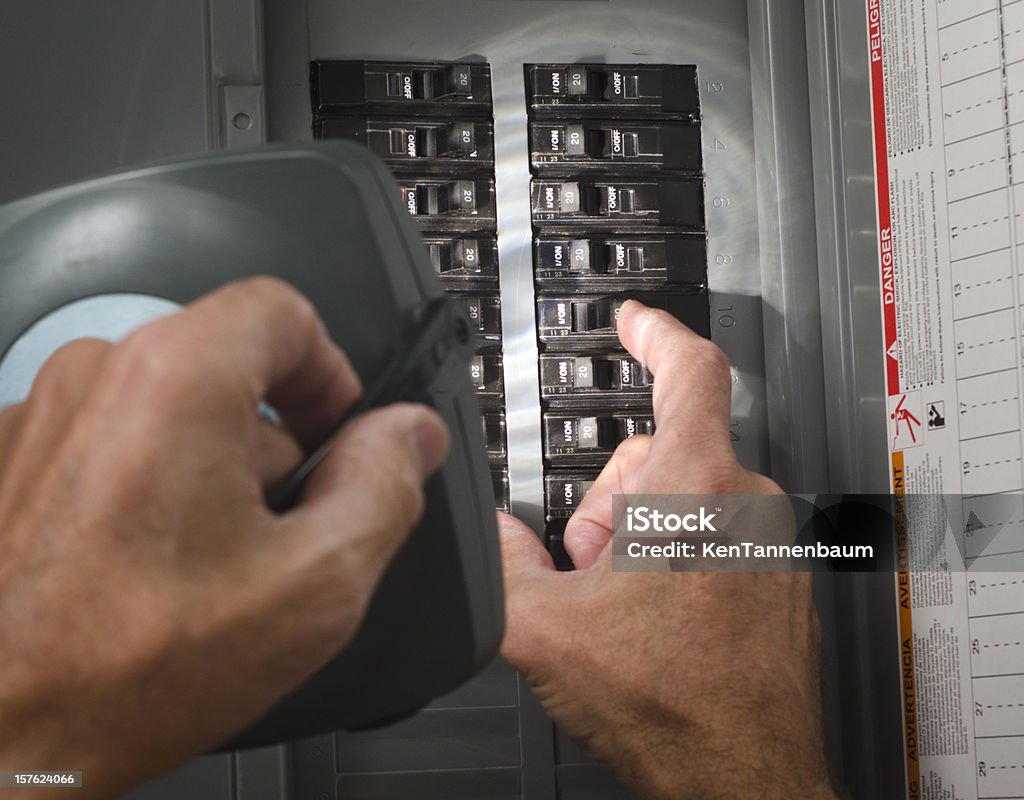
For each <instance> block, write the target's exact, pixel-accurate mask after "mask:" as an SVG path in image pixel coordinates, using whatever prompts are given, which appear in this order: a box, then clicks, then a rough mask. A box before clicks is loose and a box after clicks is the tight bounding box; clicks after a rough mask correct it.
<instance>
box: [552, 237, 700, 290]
mask: <svg viewBox="0 0 1024 800" xmlns="http://www.w3.org/2000/svg"><path fill="white" fill-rule="evenodd" d="M533 258H534V272H535V276H536V279H537V285H538V286H539V287H541V288H543V289H548V288H550V289H557V288H574V289H575V288H586V289H589V290H591V291H593V289H595V288H597V287H609V288H613V287H614V288H618V287H622V288H624V289H626V288H629V287H632V286H649V287H651V288H653V287H656V286H695V287H698V286H704V285H706V284H707V239H706V237H705V236H704V235H703V234H669V235H666V236H648V235H634V236H630V235H625V234H623V235H618V234H616V235H607V234H605V235H599V234H589V235H587V236H586V237H583V238H570V237H568V236H557V235H545V236H540V237H538V238H537V239H536V240H535V241H534V249H533Z"/></svg>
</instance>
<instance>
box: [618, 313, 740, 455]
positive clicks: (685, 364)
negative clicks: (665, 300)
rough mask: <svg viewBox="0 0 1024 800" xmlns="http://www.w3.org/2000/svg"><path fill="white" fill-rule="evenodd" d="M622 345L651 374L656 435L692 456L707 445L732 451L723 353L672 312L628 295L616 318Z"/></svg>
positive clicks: (729, 382)
mask: <svg viewBox="0 0 1024 800" xmlns="http://www.w3.org/2000/svg"><path fill="white" fill-rule="evenodd" d="M618 331H619V338H620V339H621V340H622V344H623V346H624V347H625V348H626V349H627V350H629V352H630V353H631V354H632V355H633V356H634V357H635V358H636V359H637V360H639V361H640V362H642V363H643V364H645V365H646V366H647V368H648V369H650V370H651V372H652V373H653V374H654V376H655V380H654V417H655V420H656V422H657V425H658V433H657V438H660V439H663V440H671V447H672V448H673V449H674V450H675V451H676V453H677V454H679V455H681V456H684V457H687V456H688V457H691V458H692V456H693V455H694V454H695V453H701V452H702V451H703V450H705V449H706V448H708V447H712V448H714V449H715V452H719V451H727V452H729V453H731V452H732V447H731V444H730V442H729V413H730V397H731V393H732V376H731V374H730V369H729V361H728V359H727V358H726V356H725V354H724V353H723V352H722V351H721V350H720V349H719V348H718V347H717V346H715V345H714V344H712V343H711V342H710V341H708V340H707V339H704V338H703V337H701V336H698V335H697V334H695V333H694V332H693V331H691V330H690V329H689V328H687V327H686V326H685V325H683V324H682V323H681V322H679V321H678V320H677V319H675V318H674V317H673V316H672V315H671V314H669V313H668V312H666V311H661V310H658V309H653V308H647V307H646V306H644V305H643V304H641V303H639V302H637V301H635V300H629V301H627V302H626V303H625V304H623V306H622V309H621V311H620V314H619V321H618Z"/></svg>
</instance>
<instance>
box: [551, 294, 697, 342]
mask: <svg viewBox="0 0 1024 800" xmlns="http://www.w3.org/2000/svg"><path fill="white" fill-rule="evenodd" d="M629 297H632V298H635V299H637V300H639V301H640V302H641V303H643V304H644V305H647V306H651V307H653V308H662V309H664V310H666V311H668V312H669V313H670V314H672V315H673V316H674V317H675V318H676V319H678V320H679V321H680V322H682V323H683V324H684V325H686V326H687V327H688V328H690V329H691V330H693V331H694V332H696V333H698V334H700V335H701V336H704V337H710V336H711V323H710V318H709V314H710V312H709V306H708V295H707V293H706V292H705V291H703V290H701V291H698V292H695V293H681V292H679V293H669V292H630V293H629V294H628V295H613V296H608V297H600V296H596V297H595V296H588V295H566V296H558V297H546V296H545V297H541V298H540V299H538V300H537V330H538V335H539V337H540V340H541V341H542V342H544V343H545V344H546V345H547V346H548V347H549V348H556V349H560V350H575V349H579V348H585V349H588V350H593V349H595V348H601V349H608V348H612V349H614V348H615V347H618V346H619V339H618V335H617V333H616V330H615V325H616V321H617V320H618V318H619V309H620V308H622V304H623V303H624V302H625V301H626V299H628V298H629Z"/></svg>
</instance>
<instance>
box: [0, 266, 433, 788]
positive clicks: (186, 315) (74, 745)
mask: <svg viewBox="0 0 1024 800" xmlns="http://www.w3.org/2000/svg"><path fill="white" fill-rule="evenodd" d="M360 394H361V388H360V385H359V380H358V378H357V376H356V374H355V372H354V371H353V369H352V367H351V365H350V363H349V362H348V360H347V358H346V357H345V356H344V355H343V354H342V352H341V351H340V350H339V349H338V348H337V347H336V346H335V345H334V344H333V343H332V342H331V340H330V338H329V337H328V335H327V332H326V330H325V329H324V326H323V324H322V322H321V321H320V320H319V318H318V317H317V315H316V312H315V311H314V309H313V307H312V306H311V305H310V304H309V303H308V301H306V300H305V299H304V298H302V297H301V296H300V295H299V294H298V293H296V292H295V291H294V290H293V289H290V288H289V287H287V286H286V285H284V284H281V283H279V282H277V281H273V280H270V279H266V278H263V279H255V280H250V281H244V282H240V283H236V284H232V285H229V286H228V287H226V288H224V289H222V290H220V291H218V292H215V293H214V294H212V295H210V296H208V297H206V298H204V299H202V300H200V301H198V302H197V303H195V304H193V305H191V306H189V307H188V308H186V309H185V310H184V311H182V312H180V313H179V314H176V315H173V316H171V317H167V318H164V319H161V320H158V321H155V322H153V323H151V324H149V325H147V326H145V327H144V328H141V329H140V330H138V331H137V332H135V333H134V334H132V335H131V336H129V337H128V338H127V339H126V340H125V341H124V342H122V343H120V344H116V345H114V344H110V343H107V342H101V341H98V340H80V341H77V342H73V343H71V344H69V345H67V346H66V347H64V348H62V349H61V350H60V351H59V352H58V353H56V354H55V355H54V357H53V358H52V359H51V360H50V361H49V362H48V363H47V364H46V365H45V366H44V367H43V368H42V370H41V371H40V373H39V375H38V377H37V379H36V381H35V384H34V386H33V388H32V392H31V395H30V396H29V398H28V400H27V401H26V402H25V403H23V404H21V405H18V406H14V407H11V408H9V409H8V410H7V411H5V412H4V413H3V414H2V415H0V549H2V552H3V557H2V558H0V768H3V769H17V770H19V771H30V770H57V769H61V770H66V769H75V770H82V771H83V773H84V775H83V782H84V788H83V789H82V790H78V792H76V796H78V795H80V796H81V797H82V798H83V800H84V798H92V797H103V796H108V795H110V794H113V793H117V792H120V791H122V790H124V789H125V788H127V787H129V786H131V785H132V784H135V783H138V782H140V781H142V780H144V779H146V778H148V777H151V776H154V775H157V774H159V773H160V772H163V771H164V770H166V769H168V768H170V767H172V766H174V765H175V764H177V763H179V762H181V761H183V760H185V759H186V758H187V757H189V756H191V755H193V754H195V753H197V752H201V751H203V750H206V749H208V748H210V747H213V746H216V745H218V744H220V743H222V742H223V741H224V740H226V739H227V738H228V737H229V736H230V735H231V734H232V733H234V732H235V731H236V730H238V729H239V728H241V727H242V726H244V725H245V724H246V723H248V722H250V721H252V720H253V719H255V718H256V717H258V716H259V715H260V714H261V713H262V712H264V711H265V710H267V709H268V708H269V707H270V706H271V705H272V704H273V703H274V702H275V701H277V700H278V699H280V698H281V697H282V696H283V695H285V694H286V693H287V692H288V691H289V690H290V689H291V688H293V687H294V686H296V685H297V684H298V683H300V682H301V681H302V680H303V679H305V678H306V677H308V676H309V675H310V674H311V673H313V672H314V671H315V670H316V669H318V668H319V667H320V666H322V665H323V664H324V663H325V662H326V661H327V660H329V659H330V657H331V656H333V655H334V654H335V653H337V652H338V651H339V650H341V649H342V648H343V647H344V646H345V644H346V643H347V642H348V641H349V640H350V638H351V637H352V636H353V635H354V633H355V631H356V629H357V626H358V624H359V622H360V620H361V618H362V616H363V614H364V612H365V609H366V607H367V603H368V601H369V598H370V596H371V594H372V592H373V590H374V587H375V586H376V583H377V581H378V579H379V577H380V576H381V574H382V572H383V570H384V569H385V567H386V565H387V564H388V562H389V561H390V559H391V557H392V556H393V554H394V553H395V552H396V551H397V549H398V548H399V546H400V545H401V543H402V541H403V540H404V538H405V537H406V535H407V534H408V532H409V531H410V530H411V529H412V527H413V525H414V523H415V522H416V520H417V519H418V518H419V516H420V514H421V513H422V508H423V503H424V496H423V489H422V486H423V482H424V480H425V478H426V477H427V476H428V475H429V474H430V473H432V472H433V471H434V470H435V469H437V467H438V466H439V465H440V464H441V462H442V461H443V459H444V457H445V454H446V451H447V447H448V438H447V431H446V430H445V428H444V424H443V422H442V421H441V419H440V417H438V416H437V415H436V414H435V413H434V412H433V411H431V410H429V409H427V408H425V407H422V406H413V405H395V406H390V407H388V408H384V409H380V410H377V411H373V412H370V413H368V414H365V415H362V416H360V417H359V418H358V419H356V420H355V421H353V422H352V423H351V424H349V425H348V426H347V427H346V428H345V430H344V431H343V432H342V434H341V435H340V437H339V438H338V440H337V442H336V444H335V446H334V447H333V448H332V450H331V451H330V454H329V455H328V456H327V458H326V459H325V460H324V462H323V463H322V464H321V465H320V466H319V467H318V469H317V470H316V472H314V473H313V475H312V476H311V478H310V479H309V481H308V482H307V484H306V486H305V490H304V493H303V496H302V498H301V502H300V503H299V504H298V505H297V506H296V507H295V508H294V509H293V510H292V511H290V512H288V513H286V514H282V515H280V516H276V515H274V514H272V513H270V512H269V511H268V510H267V509H266V507H265V506H264V504H263V491H264V489H265V488H266V487H268V486H269V485H272V484H274V483H276V482H277V481H279V480H280V479H281V478H283V477H284V476H285V474H287V472H288V471H289V470H290V469H291V468H293V467H294V466H296V465H297V463H298V462H299V461H300V459H301V456H302V453H303V450H308V449H309V448H310V447H312V446H314V445H315V444H317V443H318V439H319V438H320V437H321V436H323V435H324V434H326V433H327V432H328V431H329V430H330V429H331V428H332V427H333V425H334V424H335V423H336V422H337V420H338V419H339V418H341V417H342V416H343V414H344V412H345V411H346V409H348V408H349V407H350V406H352V405H353V404H354V402H355V401H356V400H357V399H358V397H359V395H360ZM263 400H266V401H267V402H268V403H269V404H270V405H271V406H273V407H274V408H275V410H276V411H277V412H278V413H279V414H280V416H281V419H282V423H283V424H282V425H281V426H280V427H275V426H273V425H271V424H270V423H268V422H266V421H265V420H263V419H261V418H260V416H259V415H258V413H257V407H258V404H259V403H260V402H261V401H263ZM44 792H45V790H44ZM24 794H25V796H39V795H37V794H33V790H31V789H28V790H25V792H24ZM4 796H5V797H6V796H18V795H15V794H14V793H12V794H11V795H7V794H5V795H4Z"/></svg>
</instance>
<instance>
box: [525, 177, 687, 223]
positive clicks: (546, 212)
mask: <svg viewBox="0 0 1024 800" xmlns="http://www.w3.org/2000/svg"><path fill="white" fill-rule="evenodd" d="M531 202H532V209H533V221H534V223H535V224H537V225H544V224H558V225H590V226H595V225H600V226H608V225H611V226H615V227H617V228H627V229H630V230H633V229H637V228H659V227H660V228H674V229H681V230H687V231H703V230H704V182H703V181H702V180H701V179H699V178H691V179H685V178H681V179H678V180H665V179H652V178H643V179H639V178H638V179H635V180H630V179H627V178H623V179H618V178H599V177H596V176H595V177H594V178H592V179H581V180H579V181H555V180H534V181H533V182H532V184H531Z"/></svg>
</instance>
